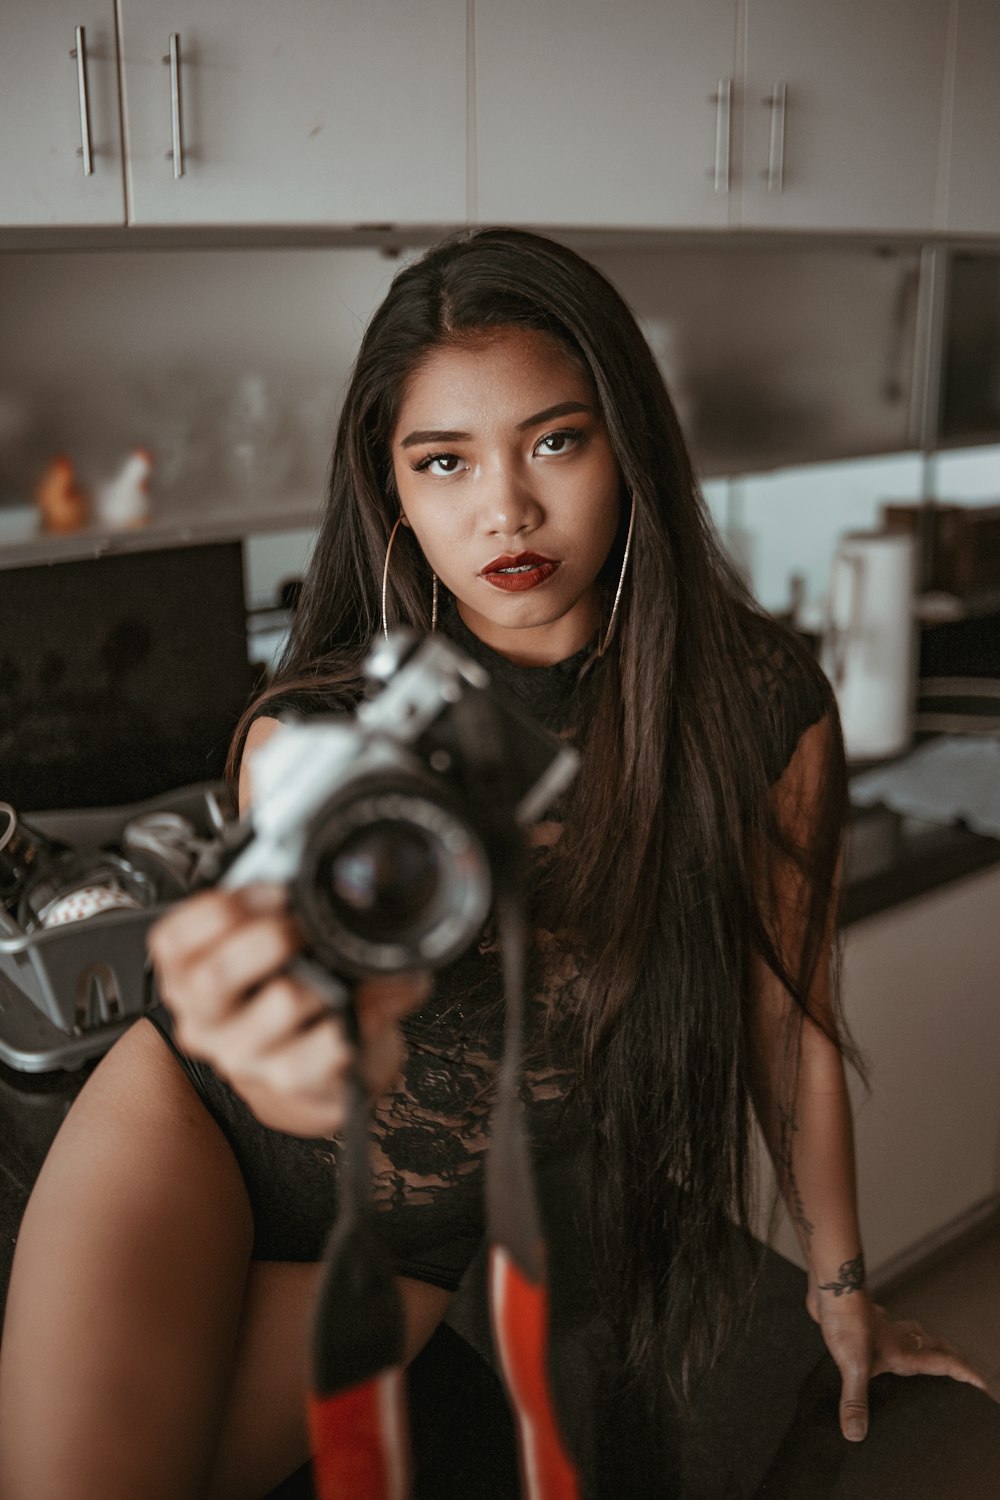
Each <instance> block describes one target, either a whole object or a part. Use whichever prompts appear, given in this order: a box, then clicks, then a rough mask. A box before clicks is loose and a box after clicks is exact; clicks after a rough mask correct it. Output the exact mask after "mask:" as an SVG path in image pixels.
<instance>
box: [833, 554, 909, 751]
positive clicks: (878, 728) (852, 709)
mask: <svg viewBox="0 0 1000 1500" xmlns="http://www.w3.org/2000/svg"><path fill="white" fill-rule="evenodd" d="M915 562H916V542H915V539H914V538H913V537H912V536H910V535H908V534H907V533H905V532H889V531H875V532H854V533H852V534H850V535H848V536H845V537H843V538H842V539H841V542H840V545H839V546H838V548H837V553H836V556H835V558H834V561H833V568H832V571H831V574H830V591H829V599H828V608H827V627H826V631H825V633H824V641H823V666H824V669H825V670H826V673H827V675H828V676H829V678H830V681H831V682H832V683H833V686H834V690H835V692H836V695H837V703H838V705H839V708H840V717H841V721H842V723H843V727H844V744H845V746H846V749H847V757H848V760H855V761H856V760H879V759H882V758H884V757H887V756H890V755H899V754H901V753H902V751H904V750H905V749H906V747H907V746H908V745H909V743H910V737H911V731H912V720H913V693H914V670H915V644H916V637H915V626H914V621H913V586H914V575H915Z"/></svg>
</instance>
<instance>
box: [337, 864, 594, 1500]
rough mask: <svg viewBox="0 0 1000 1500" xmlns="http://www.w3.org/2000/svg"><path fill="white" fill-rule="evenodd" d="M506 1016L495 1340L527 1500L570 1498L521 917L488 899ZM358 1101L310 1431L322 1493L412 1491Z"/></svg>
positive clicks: (490, 1197) (494, 1233)
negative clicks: (529, 1115)
mask: <svg viewBox="0 0 1000 1500" xmlns="http://www.w3.org/2000/svg"><path fill="white" fill-rule="evenodd" d="M497 920H498V927H499V929H500V937H501V949H502V952H503V956H504V978H505V986H506V990H507V1025H506V1031H505V1037H504V1051H503V1058H502V1060H501V1065H500V1074H499V1082H498V1093H497V1105H496V1109H495V1112H494V1119H493V1133H492V1139H491V1142H490V1149H489V1154H488V1157H487V1162H486V1230H487V1239H488V1241H489V1244H490V1260H489V1301H490V1312H491V1320H492V1326H493V1339H494V1345H495V1348H496V1351H497V1354H498V1357H499V1362H500V1368H501V1371H502V1374H503V1380H504V1385H505V1387H506V1391H507V1396H508V1399H509V1401H510V1404H511V1407H512V1409H513V1412H514V1417H515V1421H516V1427H517V1435H518V1451H519V1457H520V1470H521V1491H522V1496H523V1500H580V1496H581V1489H580V1482H579V1478H578V1475H577V1471H576V1468H575V1465H574V1463H573V1460H572V1458H571V1456H570V1454H569V1452H568V1450H567V1448H566V1445H565V1443H564V1440H563V1437H562V1434H561V1432H560V1429H559V1422H558V1416H557V1412H556V1406H555V1401H554V1399H553V1394H552V1389H551V1384H550V1377H549V1358H548V1354H549V1336H550V1316H549V1296H548V1288H547V1284H546V1263H545V1243H544V1239H543V1235H542V1230H541V1219H540V1216H539V1212H538V1204H537V1201H536V1196H535V1184H534V1175H533V1172H532V1169H531V1156H530V1151H529V1147H528V1141H527V1136H526V1132H525V1128H524V1121H523V1111H522V1106H521V1102H520V1098H519V1094H518V1087H517V1085H518V1079H519V1076H520V1057H521V1048H522V1035H523V1011H524V1002H523V959H524V932H523V918H522V915H521V912H520V909H519V906H518V903H517V902H516V901H514V900H505V899H504V897H503V895H502V894H501V895H500V896H499V897H498V901H497ZM367 1118H368V1108H367V1100H366V1099H365V1098H364V1097H363V1094H362V1091H361V1089H360V1086H358V1087H356V1089H355V1099H354V1104H353V1109H352V1112H351V1123H350V1126H349V1128H348V1132H347V1136H346V1139H345V1149H344V1158H345V1159H344V1162H343V1166H342V1177H341V1201H340V1209H339V1216H338V1220H337V1223H336V1225H335V1227H334V1230H333V1233H332V1235H331V1239H330V1243H329V1246H328V1250H327V1260H326V1270H325V1273H324V1277H323V1283H322V1288H321V1291H320V1296H319V1300H318V1303H317V1308H316V1314H315V1321H314V1329H313V1393H312V1395H311V1398H310V1403H309V1406H310V1411H309V1416H310V1432H311V1436H312V1445H313V1465H314V1471H315V1483H316V1490H317V1495H318V1496H319V1500H408V1497H409V1495H410V1462H409V1442H408V1426H407V1421H406V1416H405V1377H404V1374H403V1369H402V1358H403V1313H402V1307H401V1304H400V1299H399V1296H398V1293H397V1291H396V1287H395V1283H394V1280H393V1271H392V1266H391V1264H390V1261H389V1257H388V1255H387V1253H386V1251H385V1249H384V1247H383V1245H382V1243H381V1241H380V1239H379V1236H378V1233H377V1229H376V1223H375V1220H376V1216H375V1213H374V1210H373V1209H372V1207H371V1203H370V1185H369V1177H368V1144H367Z"/></svg>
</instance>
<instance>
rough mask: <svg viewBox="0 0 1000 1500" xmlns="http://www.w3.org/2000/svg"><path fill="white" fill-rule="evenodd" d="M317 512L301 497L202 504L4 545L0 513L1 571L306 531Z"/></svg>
mask: <svg viewBox="0 0 1000 1500" xmlns="http://www.w3.org/2000/svg"><path fill="white" fill-rule="evenodd" d="M321 508H322V501H321V500H306V499H304V498H303V497H302V496H293V497H292V498H290V499H288V500H284V501H278V500H276V499H274V498H273V497H272V498H269V499H268V500H267V501H266V502H265V501H259V502H256V503H250V504H248V503H247V502H246V501H243V500H236V499H233V500H232V501H229V502H224V501H220V502H219V503H217V504H206V505H203V506H201V507H200V508H199V509H198V510H193V509H187V508H185V509H181V508H176V509H173V510H171V511H170V513H169V514H167V513H161V514H158V515H156V514H154V516H153V517H152V518H151V520H150V521H149V522H148V523H147V524H146V525H145V526H142V527H137V528H134V529H130V530H124V531H122V530H114V529H111V528H109V527H107V526H101V525H98V524H88V525H87V526H84V527H82V528H81V529H80V530H79V531H74V532H70V533H68V534H67V535H64V536H58V535H52V534H49V533H46V532H43V531H37V532H35V533H34V534H32V535H30V536H22V537H18V538H16V539H14V540H11V541H5V540H3V519H4V513H3V510H2V509H0V569H2V568H22V567H29V566H36V565H37V564H39V563H57V562H75V561H79V560H81V559H85V558H99V557H109V556H115V555H118V554H120V553H126V552H154V551H157V550H159V549H161V548H166V547H198V546H202V545H204V544H206V543H209V542H230V541H240V540H242V539H243V538H244V537H248V536H256V535H261V534H263V533H266V532H274V531H294V530H298V529H300V528H310V527H312V526H314V525H315V524H316V523H317V521H318V519H319V513H320V510H321Z"/></svg>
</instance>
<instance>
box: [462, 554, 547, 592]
mask: <svg viewBox="0 0 1000 1500" xmlns="http://www.w3.org/2000/svg"><path fill="white" fill-rule="evenodd" d="M558 566H559V564H558V562H555V561H554V560H553V559H552V558H551V557H542V556H541V555H540V554H539V553H537V552H519V553H518V555H517V556H516V557H508V556H506V555H505V556H503V557H495V558H494V559H493V561H492V562H490V563H487V564H486V566H485V568H484V569H483V571H482V573H481V574H480V575H479V576H480V577H481V578H483V579H484V580H485V581H486V583H489V584H492V585H493V587H494V588H495V589H503V591H504V592H505V593H508V594H518V593H521V592H523V590H525V589H534V588H537V587H538V585H539V584H540V583H544V582H545V580H546V579H547V578H551V577H552V575H553V573H554V572H555V571H556V569H557V568H558Z"/></svg>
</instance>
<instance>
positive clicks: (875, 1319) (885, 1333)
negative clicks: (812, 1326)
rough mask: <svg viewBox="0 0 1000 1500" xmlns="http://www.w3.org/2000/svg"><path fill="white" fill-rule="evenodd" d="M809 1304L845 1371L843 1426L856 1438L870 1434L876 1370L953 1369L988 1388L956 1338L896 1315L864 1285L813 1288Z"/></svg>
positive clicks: (953, 1376) (878, 1372)
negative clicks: (839, 1290)
mask: <svg viewBox="0 0 1000 1500" xmlns="http://www.w3.org/2000/svg"><path fill="white" fill-rule="evenodd" d="M806 1305H807V1307H808V1309H809V1313H810V1315H811V1316H812V1317H813V1319H814V1320H815V1321H816V1322H817V1323H818V1324H819V1326H820V1331H821V1332H822V1334H823V1342H824V1343H825V1344H826V1347H827V1349H829V1351H830V1354H831V1356H832V1358H833V1361H834V1363H835V1364H836V1366H837V1368H838V1370H839V1371H840V1376H841V1382H842V1385H841V1392H840V1430H841V1432H842V1433H843V1434H844V1436H845V1438H847V1439H848V1440H849V1441H851V1442H854V1443H859V1442H861V1440H862V1439H863V1438H864V1437H865V1436H866V1435H867V1432H868V1382H869V1381H870V1380H873V1379H874V1378H875V1376H876V1375H885V1374H892V1375H948V1376H950V1377H951V1379H952V1380H961V1381H964V1382H965V1383H966V1384H968V1385H975V1386H978V1387H979V1389H980V1390H981V1391H985V1390H986V1382H985V1381H984V1379H983V1377H982V1376H981V1375H980V1374H979V1373H978V1371H976V1370H974V1369H973V1368H972V1366H971V1365H970V1364H968V1363H967V1361H966V1360H965V1359H963V1357H962V1355H961V1354H960V1353H959V1351H958V1350H957V1349H956V1348H955V1347H954V1345H953V1344H949V1343H948V1341H947V1340H946V1339H942V1338H938V1337H937V1335H936V1334H933V1333H928V1332H927V1331H926V1330H925V1329H924V1328H922V1327H921V1325H920V1324H919V1323H916V1322H913V1321H912V1320H910V1319H894V1318H890V1317H889V1315H888V1313H887V1312H886V1310H885V1308H884V1307H879V1306H878V1305H877V1304H876V1303H874V1302H872V1300H871V1298H870V1297H869V1295H868V1293H867V1292H866V1291H864V1290H863V1289H862V1288H858V1289H857V1290H856V1291H851V1292H849V1293H846V1294H844V1295H842V1296H840V1297H837V1296H835V1295H834V1294H833V1293H831V1292H824V1291H816V1290H814V1289H810V1292H809V1296H808V1299H807V1303H806Z"/></svg>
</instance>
